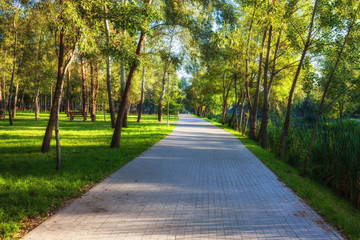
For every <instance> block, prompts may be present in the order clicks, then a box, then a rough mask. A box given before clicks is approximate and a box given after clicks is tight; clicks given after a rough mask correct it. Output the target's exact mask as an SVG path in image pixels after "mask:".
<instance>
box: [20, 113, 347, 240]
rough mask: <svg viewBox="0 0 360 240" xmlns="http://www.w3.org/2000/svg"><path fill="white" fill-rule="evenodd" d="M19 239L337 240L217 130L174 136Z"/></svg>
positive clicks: (184, 130) (201, 128)
mask: <svg viewBox="0 0 360 240" xmlns="http://www.w3.org/2000/svg"><path fill="white" fill-rule="evenodd" d="M25 239H36V240H40V239H46V240H50V239H67V240H70V239H87V240H88V239H105V240H112V239H121V240H123V239H124V240H127V239H341V236H340V235H339V234H338V233H336V232H335V231H334V230H332V228H331V227H329V226H328V225H327V224H326V223H325V222H324V221H323V220H322V219H321V218H320V217H319V216H318V215H317V214H316V213H315V212H314V211H313V210H311V209H310V208H309V207H308V206H307V205H305V204H304V203H303V201H301V200H300V199H299V198H298V197H297V196H296V195H295V194H294V193H292V191H291V190H289V189H288V188H287V187H285V186H284V184H283V183H281V182H279V181H278V180H277V179H276V176H275V175H274V174H273V173H272V172H271V171H270V170H268V169H267V168H266V167H265V166H264V165H263V164H262V163H261V162H260V161H259V160H258V159H257V158H256V157H255V156H254V155H253V154H252V153H251V152H250V151H248V150H247V149H246V148H245V147H244V145H243V144H242V143H241V142H240V141H238V140H237V139H236V138H235V137H233V136H232V135H231V134H229V133H227V132H225V131H224V130H222V129H220V128H218V127H216V126H214V125H212V124H210V123H208V122H205V121H204V120H201V119H197V118H194V117H191V116H187V115H182V116H181V120H180V121H179V123H178V124H177V127H176V128H175V130H174V131H173V132H172V133H171V134H170V135H169V136H167V137H166V138H165V139H163V140H162V141H160V142H159V143H157V144H156V145H155V146H153V147H152V148H151V149H149V150H147V151H146V152H144V153H143V154H142V155H141V156H139V157H138V158H136V159H134V160H133V161H131V162H130V163H128V164H127V165H125V166H124V167H123V168H121V169H120V170H118V171H117V172H115V173H114V174H113V175H111V176H110V177H109V178H107V179H106V180H105V181H103V182H102V183H101V184H99V185H97V186H95V187H94V188H93V189H91V190H90V191H89V192H88V193H86V194H85V195H84V196H83V197H81V198H80V199H78V200H76V201H74V202H73V203H71V204H70V205H68V206H67V207H65V208H63V209H62V210H60V211H59V212H58V213H57V214H55V215H54V216H53V217H51V218H50V219H49V220H47V221H46V222H44V223H43V224H41V225H40V226H39V227H38V228H36V229H34V230H33V231H31V232H30V233H29V234H28V235H27V236H26V237H25Z"/></svg>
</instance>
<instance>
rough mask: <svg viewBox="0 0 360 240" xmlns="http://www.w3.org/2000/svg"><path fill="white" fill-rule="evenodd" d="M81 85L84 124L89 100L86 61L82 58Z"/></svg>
mask: <svg viewBox="0 0 360 240" xmlns="http://www.w3.org/2000/svg"><path fill="white" fill-rule="evenodd" d="M81 83H82V112H83V116H84V122H85V121H86V120H87V110H88V107H87V99H86V95H87V94H86V92H87V91H86V88H87V86H86V73H85V60H84V57H82V58H81Z"/></svg>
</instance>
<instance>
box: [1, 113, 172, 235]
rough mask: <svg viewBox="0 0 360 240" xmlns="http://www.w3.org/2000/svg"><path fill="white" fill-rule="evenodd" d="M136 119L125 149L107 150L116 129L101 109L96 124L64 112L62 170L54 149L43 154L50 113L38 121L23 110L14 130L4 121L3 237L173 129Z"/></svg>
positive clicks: (80, 191) (147, 118)
mask: <svg viewBox="0 0 360 240" xmlns="http://www.w3.org/2000/svg"><path fill="white" fill-rule="evenodd" d="M136 117H137V116H135V115H130V116H129V127H128V128H126V129H124V132H123V134H122V138H123V139H124V141H123V142H122V148H121V149H113V148H109V143H110V141H111V133H112V131H113V130H112V129H111V128H110V124H109V122H104V121H101V119H102V118H103V116H102V115H101V113H98V116H97V119H98V121H97V122H82V121H73V122H70V121H69V120H68V118H67V117H66V115H64V114H61V116H60V119H61V120H60V137H61V151H62V154H61V155H62V169H61V170H60V171H56V170H55V147H52V150H51V152H50V153H49V154H43V153H40V152H39V149H40V147H41V141H42V136H43V134H44V130H45V127H46V124H47V119H48V114H41V115H40V119H39V120H38V121H34V120H33V114H30V113H20V114H18V118H17V119H14V121H15V126H16V128H12V127H9V126H8V124H6V122H3V121H0V129H1V132H0V169H1V172H0V192H1V195H0V238H1V239H12V237H13V236H14V234H16V233H17V232H18V230H19V229H20V228H23V227H25V228H26V227H27V226H28V224H30V222H29V221H31V219H33V218H38V217H40V218H41V219H43V218H46V216H47V213H48V212H49V211H52V210H55V209H57V208H59V207H61V206H63V205H64V203H65V201H66V200H68V199H70V198H74V197H78V196H80V195H82V194H83V193H84V192H85V191H86V189H88V187H89V186H91V185H92V184H94V183H96V182H99V181H100V180H102V179H104V178H105V177H106V176H108V175H109V174H111V173H113V172H114V171H116V170H117V169H119V168H120V167H121V166H123V165H124V164H125V163H127V162H128V161H130V160H132V159H133V158H135V157H136V156H138V155H139V154H141V153H142V152H143V151H145V150H146V149H147V148H149V147H150V146H152V145H153V144H154V143H156V142H157V141H159V140H160V139H162V138H163V137H165V136H166V135H167V134H169V133H170V132H171V131H172V130H173V129H174V127H175V126H174V125H171V126H170V127H169V128H168V127H166V125H163V124H158V123H156V116H155V115H147V114H146V115H144V116H143V117H142V122H141V124H140V123H136ZM106 118H107V119H108V120H109V119H110V118H109V115H108V116H107V117H106ZM172 119H174V118H173V117H172ZM99 120H100V121H99ZM54 144H55V141H53V142H52V145H54Z"/></svg>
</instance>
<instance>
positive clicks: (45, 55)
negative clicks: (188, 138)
mask: <svg viewBox="0 0 360 240" xmlns="http://www.w3.org/2000/svg"><path fill="white" fill-rule="evenodd" d="M179 3H181V1H151V0H147V1H127V0H122V1H114V0H109V1H71V0H59V1H46V0H44V1H1V2H0V14H1V19H0V21H1V26H0V52H1V56H2V59H3V61H2V62H1V63H0V67H1V77H0V78H1V81H0V82H1V84H0V118H1V119H4V120H5V118H6V119H8V120H9V124H10V125H13V121H12V119H13V118H16V112H17V111H19V110H20V111H26V110H30V111H33V112H34V119H35V120H37V119H38V117H39V112H40V111H45V112H46V111H48V112H50V118H49V123H48V127H47V130H46V133H45V136H44V141H43V145H42V152H48V151H49V149H50V140H51V137H52V132H53V129H54V128H55V126H56V119H57V115H58V113H57V111H65V112H66V113H67V114H68V115H70V117H71V112H74V111H75V112H77V113H79V114H81V115H82V116H83V120H84V121H86V120H88V119H87V118H88V116H90V119H91V121H96V115H95V114H96V112H97V111H99V110H104V111H105V110H107V111H109V112H110V115H111V126H112V127H113V128H115V131H114V136H113V142H112V144H111V146H112V147H119V145H120V134H121V128H122V127H126V126H127V115H128V113H129V112H130V111H131V112H137V113H138V115H139V116H138V121H141V114H142V113H143V112H147V113H150V114H152V113H154V111H157V112H158V114H159V121H162V115H163V109H166V106H165V105H166V104H164V101H165V100H166V98H167V95H168V92H166V91H165V85H167V81H166V80H169V84H170V88H171V89H170V98H171V99H170V107H171V109H170V113H171V114H174V113H175V112H177V111H178V110H180V102H181V99H182V98H183V95H182V94H181V88H182V87H183V85H184V83H185V82H184V81H181V80H180V79H179V76H178V74H177V69H179V67H180V63H181V62H182V61H183V60H184V58H185V57H184V56H185V55H186V53H187V52H189V51H190V50H191V49H190V48H189V46H191V42H193V41H194V40H193V34H192V31H193V28H194V26H195V25H199V23H198V20H197V16H196V15H195V16H194V14H193V12H195V11H197V9H196V6H199V7H201V9H202V10H201V11H205V10H206V7H207V5H206V4H205V3H203V2H201V1H199V2H198V1H193V2H189V3H186V4H185V5H181V6H180V5H179ZM197 14H200V12H198V13H197ZM117 113H119V114H117ZM116 116H117V119H116ZM90 119H89V120H90Z"/></svg>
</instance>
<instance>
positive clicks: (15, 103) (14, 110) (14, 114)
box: [12, 83, 19, 118]
mask: <svg viewBox="0 0 360 240" xmlns="http://www.w3.org/2000/svg"><path fill="white" fill-rule="evenodd" d="M18 94H19V83H17V84H16V87H15V96H14V109H13V112H12V117H13V118H16V105H17V100H18Z"/></svg>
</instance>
